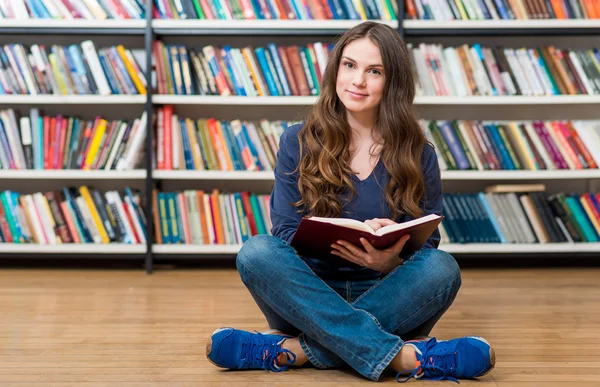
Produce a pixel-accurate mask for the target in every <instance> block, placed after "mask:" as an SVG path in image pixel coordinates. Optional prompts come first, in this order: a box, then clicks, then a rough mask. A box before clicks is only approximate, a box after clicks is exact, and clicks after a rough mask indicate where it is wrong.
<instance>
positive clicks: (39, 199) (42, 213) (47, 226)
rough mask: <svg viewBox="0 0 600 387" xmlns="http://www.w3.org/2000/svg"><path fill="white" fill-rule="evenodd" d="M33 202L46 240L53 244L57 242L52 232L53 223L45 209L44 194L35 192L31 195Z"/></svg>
mask: <svg viewBox="0 0 600 387" xmlns="http://www.w3.org/2000/svg"><path fill="white" fill-rule="evenodd" d="M32 196H33V197H32V199H33V202H34V204H35V210H36V211H37V215H38V217H39V218H38V220H39V222H40V224H41V226H42V227H43V228H44V234H45V235H46V240H47V241H48V243H49V244H51V245H55V244H57V243H59V241H58V240H57V239H58V238H57V235H56V234H55V233H54V225H53V222H52V219H50V215H49V214H48V211H47V210H46V205H47V204H48V202H46V201H45V199H46V198H45V197H44V195H42V194H41V193H40V192H36V193H34V194H33V195H32Z"/></svg>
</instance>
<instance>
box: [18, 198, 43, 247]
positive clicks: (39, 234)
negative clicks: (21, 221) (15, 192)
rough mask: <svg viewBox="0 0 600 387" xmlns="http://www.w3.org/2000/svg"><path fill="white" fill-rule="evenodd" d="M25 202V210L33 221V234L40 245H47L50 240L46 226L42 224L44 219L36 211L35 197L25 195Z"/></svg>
mask: <svg viewBox="0 0 600 387" xmlns="http://www.w3.org/2000/svg"><path fill="white" fill-rule="evenodd" d="M23 200H24V202H25V206H24V208H23V209H24V210H25V211H27V213H28V214H29V219H31V226H32V227H33V230H32V233H34V234H35V237H36V239H37V241H38V243H39V244H41V245H47V244H48V238H47V236H46V233H45V232H44V225H43V224H42V219H41V218H40V215H39V214H38V212H37V210H36V206H35V203H34V201H33V197H32V196H31V195H23Z"/></svg>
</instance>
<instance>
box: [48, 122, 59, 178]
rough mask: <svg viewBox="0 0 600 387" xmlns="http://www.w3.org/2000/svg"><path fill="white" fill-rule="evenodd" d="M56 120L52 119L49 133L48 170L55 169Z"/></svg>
mask: <svg viewBox="0 0 600 387" xmlns="http://www.w3.org/2000/svg"><path fill="white" fill-rule="evenodd" d="M57 130H58V129H56V118H55V117H52V118H50V130H49V131H48V135H49V136H48V137H49V138H48V166H47V167H45V168H46V169H54V145H55V144H54V143H55V141H54V139H55V137H56V131H57Z"/></svg>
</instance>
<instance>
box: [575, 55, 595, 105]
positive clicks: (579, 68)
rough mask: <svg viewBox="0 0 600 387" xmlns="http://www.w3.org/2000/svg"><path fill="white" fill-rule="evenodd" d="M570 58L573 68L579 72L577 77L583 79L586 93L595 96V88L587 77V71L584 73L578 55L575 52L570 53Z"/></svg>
mask: <svg viewBox="0 0 600 387" xmlns="http://www.w3.org/2000/svg"><path fill="white" fill-rule="evenodd" d="M569 58H571V62H573V66H575V70H577V75H579V79H581V82H582V83H583V86H584V87H585V91H586V92H587V93H588V94H590V95H592V94H594V88H593V87H592V85H591V82H590V79H589V78H588V76H587V75H586V73H585V71H583V67H582V66H581V61H580V60H579V58H578V57H577V55H576V54H575V53H574V52H573V51H569Z"/></svg>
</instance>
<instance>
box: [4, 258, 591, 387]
mask: <svg viewBox="0 0 600 387" xmlns="http://www.w3.org/2000/svg"><path fill="white" fill-rule="evenodd" d="M220 326H235V327H239V328H244V329H250V330H254V329H256V330H261V329H264V328H266V323H265V321H264V319H263V317H262V315H261V314H260V311H259V310H258V308H257V307H256V306H255V305H254V304H253V303H252V299H251V297H250V296H249V294H248V293H247V292H246V290H245V288H244V286H243V284H242V283H241V282H240V280H239V277H238V275H237V273H236V272H235V271H233V270H229V269H223V270H179V271H171V270H168V271H167V270H165V271H158V272H155V273H154V274H153V275H146V274H144V273H143V272H141V271H137V270H136V271H130V270H123V271H120V270H117V271H100V270H16V269H10V270H6V269H5V270H0V386H19V387H24V386H46V385H49V386H83V387H91V386H117V387H127V386H140V387H141V386H144V387H146V386H211V387H212V386H219V387H220V386H222V387H232V386H235V387H237V386H240V387H244V386H255V387H258V386H286V387H291V386H306V387H320V386H327V385H342V386H356V385H359V384H360V385H365V386H367V385H375V384H374V383H373V382H370V381H368V380H366V379H363V378H360V377H359V376H357V374H356V373H354V372H353V371H351V370H333V371H318V370H313V369H302V370H292V371H290V372H285V373H280V374H276V373H270V374H268V373H267V372H265V371H247V372H224V371H221V370H220V369H217V368H215V367H213V366H212V365H211V364H210V363H209V362H208V361H207V360H206V357H205V348H204V343H205V339H206V338H207V336H208V335H209V333H211V332H212V331H213V330H214V329H215V328H216V327H220ZM433 334H434V335H436V336H438V337H439V338H441V339H446V338H451V337H455V336H462V335H468V334H477V335H482V336H484V337H486V338H487V339H488V340H489V341H490V342H491V343H492V344H493V345H494V346H495V348H496V353H497V367H496V369H495V370H494V372H492V373H491V374H490V375H489V376H487V377H485V378H483V379H482V380H480V381H479V382H473V381H461V384H468V385H477V386H482V387H483V386H486V387H487V386H499V387H509V386H511V387H520V386H523V387H525V386H527V387H533V386H544V387H553V386H556V387H558V386H569V387H576V386H577V387H579V386H590V387H591V386H595V387H597V386H600V269H529V270H528V269H518V270H506V269H504V270H498V269H485V270H483V269H479V270H473V269H470V270H467V269H465V270H463V286H462V288H461V291H460V293H459V295H458V297H457V299H456V301H455V303H454V305H453V306H452V307H451V308H450V310H449V311H448V313H447V314H446V315H445V316H444V317H443V318H442V320H441V321H440V323H439V324H438V325H437V326H436V328H435V330H434V332H433ZM383 382H385V383H387V384H391V383H395V380H394V379H393V377H385V378H384V379H383ZM417 383H419V385H421V386H431V385H442V384H443V385H450V383H451V382H448V381H446V382H423V381H419V382H417ZM452 385H453V384H452Z"/></svg>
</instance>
